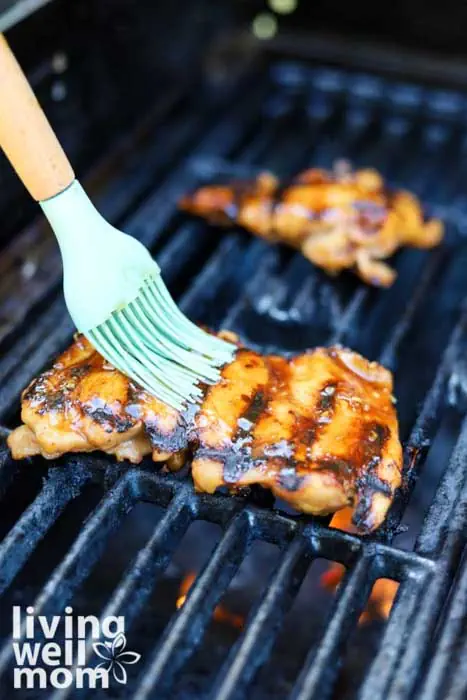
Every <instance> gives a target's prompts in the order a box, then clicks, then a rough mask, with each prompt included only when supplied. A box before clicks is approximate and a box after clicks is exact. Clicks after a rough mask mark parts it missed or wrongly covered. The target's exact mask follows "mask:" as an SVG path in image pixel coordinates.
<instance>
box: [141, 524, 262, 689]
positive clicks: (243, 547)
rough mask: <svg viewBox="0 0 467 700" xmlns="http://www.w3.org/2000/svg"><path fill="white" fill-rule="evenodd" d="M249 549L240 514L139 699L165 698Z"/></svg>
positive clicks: (172, 628) (165, 639)
mask: <svg viewBox="0 0 467 700" xmlns="http://www.w3.org/2000/svg"><path fill="white" fill-rule="evenodd" d="M250 545H251V523H250V520H249V518H248V517H246V514H245V512H243V513H239V514H238V515H237V516H235V518H234V519H233V520H232V522H231V523H230V525H229V526H228V528H227V530H226V532H225V534H224V536H223V538H222V540H221V541H220V542H219V544H218V546H217V548H216V550H215V551H214V554H213V555H212V557H211V558H210V560H209V562H208V564H207V565H206V567H205V568H204V570H203V571H202V573H201V574H200V575H199V576H198V578H197V579H196V581H195V583H194V585H193V586H192V587H191V589H190V591H189V593H188V595H187V599H186V601H185V603H184V605H183V607H182V608H181V609H180V610H179V611H178V613H177V614H176V615H175V616H174V618H173V621H172V622H171V623H169V625H168V627H167V629H166V630H165V632H164V634H163V636H162V638H161V640H160V642H159V645H158V647H157V649H156V652H155V654H154V657H153V658H152V659H151V661H150V664H149V667H148V668H147V669H145V671H144V673H143V677H142V679H141V681H140V684H139V686H138V688H137V690H136V696H137V697H138V698H141V700H145V699H146V698H151V697H152V696H153V693H154V692H155V689H156V688H157V695H158V697H163V695H164V694H165V693H166V692H167V691H168V688H169V686H170V683H171V681H172V680H173V678H174V677H175V674H176V673H177V672H178V671H179V670H180V668H181V667H182V665H183V664H184V663H185V662H186V661H187V659H188V658H189V657H190V656H191V654H192V653H193V651H194V648H195V646H197V645H198V644H199V642H200V641H201V638H202V633H203V630H204V629H205V627H206V626H207V624H208V622H209V620H210V619H211V617H212V613H213V611H214V608H215V607H216V605H217V603H218V602H219V600H220V598H221V596H222V593H223V592H224V591H225V589H226V588H227V586H228V584H229V582H230V581H231V579H232V578H233V576H234V575H235V573H236V571H237V570H238V567H239V565H240V563H241V561H242V560H243V559H244V558H245V556H246V555H247V553H248V550H249V548H250Z"/></svg>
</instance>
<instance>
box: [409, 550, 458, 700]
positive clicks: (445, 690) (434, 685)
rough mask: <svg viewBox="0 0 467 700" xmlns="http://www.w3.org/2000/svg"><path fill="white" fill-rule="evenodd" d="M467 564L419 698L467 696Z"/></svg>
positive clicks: (439, 698) (432, 698) (453, 597)
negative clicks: (466, 662)
mask: <svg viewBox="0 0 467 700" xmlns="http://www.w3.org/2000/svg"><path fill="white" fill-rule="evenodd" d="M466 621H467V565H466V561H465V559H464V563H463V565H462V567H461V569H460V571H459V576H458V579H457V582H456V585H455V588H454V591H453V594H452V598H451V600H450V602H449V605H448V609H447V610H446V614H445V616H444V618H443V627H442V629H441V631H440V635H439V638H438V640H437V642H436V644H435V645H434V650H433V653H432V655H431V658H430V665H429V667H428V669H427V673H426V676H425V679H424V682H423V684H422V686H421V688H420V689H419V691H418V692H419V697H423V698H426V700H443V698H452V700H461V699H462V698H465V697H466V694H467V676H466V674H465V658H466V651H467V643H466V642H467V634H466V632H467V630H466Z"/></svg>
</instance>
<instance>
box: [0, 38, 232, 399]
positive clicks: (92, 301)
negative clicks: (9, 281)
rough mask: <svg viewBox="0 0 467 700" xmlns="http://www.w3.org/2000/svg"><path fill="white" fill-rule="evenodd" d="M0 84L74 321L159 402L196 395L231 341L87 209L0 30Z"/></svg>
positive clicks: (1, 108)
mask: <svg viewBox="0 0 467 700" xmlns="http://www.w3.org/2000/svg"><path fill="white" fill-rule="evenodd" d="M0 86H1V91H0V102H1V104H0V146H1V147H2V148H3V150H4V152H5V154H6V156H7V157H8V159H9V160H10V162H11V164H12V165H13V167H14V168H15V170H16V172H17V174H18V176H19V177H20V178H21V180H22V181H23V183H24V185H25V186H26V188H27V189H28V191H29V193H30V194H31V195H32V197H33V198H34V199H35V200H36V201H38V202H39V204H40V206H41V208H42V211H43V212H44V214H45V216H46V217H47V219H48V220H49V222H50V224H51V226H52V229H53V231H54V233H55V235H56V237H57V240H58V243H59V246H60V250H61V254H62V260H63V287H64V293H65V300H66V304H67V307H68V310H69V312H70V315H71V317H72V319H73V322H74V323H75V325H76V327H77V328H78V330H79V331H81V332H82V333H83V334H84V335H85V336H86V337H87V338H88V339H89V341H90V342H91V343H92V344H93V345H94V347H95V348H96V350H98V352H99V353H101V355H103V357H105V359H106V360H108V362H110V363H111V364H112V365H113V366H114V367H116V368H117V369H119V370H120V371H121V372H123V373H124V374H126V375H128V376H129V377H131V378H132V379H133V380H135V381H136V382H138V384H140V385H141V386H142V387H144V388H145V389H146V390H147V391H149V392H150V393H152V394H153V395H154V396H156V397H157V398H158V399H161V400H162V401H164V402H165V403H167V404H169V405H170V406H172V407H174V408H177V409H181V408H182V407H183V406H184V405H185V404H186V402H196V401H198V400H199V399H200V398H201V396H202V389H201V388H200V384H213V383H215V382H216V381H218V379H219V376H220V375H219V367H221V366H222V365H224V364H225V363H227V362H229V361H230V360H231V359H232V357H233V353H234V352H235V347H234V346H233V345H230V344H229V343H226V342H225V341H223V340H220V339H219V338H216V337H214V336H212V335H209V334H208V333H205V332H204V331H203V330H201V329H200V328H198V327H197V326H196V325H194V324H193V323H192V322H191V321H189V320H188V319H187V318H186V317H185V316H184V315H183V314H182V312H181V311H180V310H179V309H178V307H177V306H176V304H175V303H174V301H173V299H172V298H171V296H170V294H169V292H168V290H167V288H166V286H165V284H164V282H163V280H162V278H161V275H160V269H159V267H158V265H157V263H156V262H155V261H154V260H153V259H152V257H151V255H150V253H149V252H148V251H147V250H146V248H145V247H144V246H143V245H142V244H141V243H140V242H139V241H137V240H136V239H134V238H132V237H131V236H128V235H126V234H124V233H122V232H121V231H118V230H117V229H115V228H114V227H113V226H111V225H110V224H109V223H108V222H107V221H106V220H105V219H104V218H103V217H102V216H101V215H100V214H99V212H98V211H97V210H96V209H95V207H94V206H93V204H92V203H91V201H90V199H89V198H88V196H87V194H86V192H85V191H84V189H83V188H82V187H81V185H80V184H79V182H78V181H77V180H76V178H75V175H74V172H73V169H72V167H71V165H70V163H69V161H68V159H67V157H66V155H65V153H64V151H63V149H62V147H61V146H60V144H59V142H58V140H57V137H56V136H55V134H54V132H53V130H52V127H51V126H50V124H49V123H48V121H47V118H46V116H45V114H44V113H43V111H42V109H41V107H40V106H39V103H38V102H37V100H36V98H35V96H34V93H33V92H32V90H31V88H30V86H29V84H28V82H27V79H26V77H25V76H24V74H23V72H22V70H21V68H20V66H19V64H18V63H17V61H16V59H15V57H14V56H13V54H12V52H11V50H10V48H9V46H8V44H7V42H6V40H5V38H4V37H3V36H2V35H0Z"/></svg>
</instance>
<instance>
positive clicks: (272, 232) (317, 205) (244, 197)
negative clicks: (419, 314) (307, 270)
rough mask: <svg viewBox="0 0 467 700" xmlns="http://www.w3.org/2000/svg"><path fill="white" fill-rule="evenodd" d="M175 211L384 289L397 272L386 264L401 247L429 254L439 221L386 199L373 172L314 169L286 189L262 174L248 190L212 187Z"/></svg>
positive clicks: (395, 197) (402, 196)
mask: <svg viewBox="0 0 467 700" xmlns="http://www.w3.org/2000/svg"><path fill="white" fill-rule="evenodd" d="M180 207H181V208H182V209H184V210H185V211H188V212H190V213H192V214H196V215H198V216H202V217H204V218H206V219H207V220H208V221H210V222H211V223H214V224H220V225H229V224H234V223H236V224H239V225H240V226H242V227H244V228H245V229H247V230H248V231H251V232H252V233H255V234H256V235H258V236H261V237H262V238H265V239H267V240H269V241H271V242H281V243H286V244H288V245H290V246H292V247H294V248H297V249H298V250H300V251H301V252H302V254H303V255H304V256H305V257H306V258H308V259H309V260H310V261H311V262H313V263H314V264H315V265H317V266H318V267H321V268H322V269H323V270H325V271H326V272H328V273H329V274H337V273H338V272H340V271H341V270H344V269H346V268H353V269H355V270H356V272H357V274H358V275H359V276H360V278H361V279H362V280H364V281H365V282H367V283H368V284H372V285H377V286H382V287H389V286H390V285H391V284H392V283H393V282H394V280H395V277H396V272H395V270H394V269H393V268H391V267H390V266H389V265H388V264H386V263H384V262H382V260H383V259H385V258H387V257H389V256H391V255H392V254H393V253H395V252H396V250H397V249H398V248H400V247H401V246H404V245H407V246H414V247H417V248H431V247H433V246H435V245H437V244H438V243H439V242H440V241H441V239H442V237H443V226H442V224H441V222H440V221H438V220H436V219H432V220H430V221H425V220H424V217H423V212H422V209H421V205H420V202H419V201H418V199H417V198H416V197H415V196H414V195H412V194H410V193H409V192H405V191H402V190H400V191H395V192H389V191H388V190H387V189H386V188H385V185H384V182H383V179H382V177H381V176H380V175H379V174H378V173H377V172H376V171H374V170H357V171H355V172H352V171H350V169H348V168H347V167H345V166H344V167H338V168H336V169H335V170H333V171H329V172H328V171H325V170H321V169H318V168H312V169H310V170H306V171H305V172H303V173H301V174H300V175H298V176H297V177H296V178H295V179H293V180H292V181H291V182H289V183H280V182H279V181H278V180H277V179H276V178H275V177H274V176H273V175H271V174H269V173H263V174H261V175H259V176H258V178H257V179H256V180H255V181H253V182H243V183H232V184H231V185H227V186H225V185H212V186H206V187H202V188H200V189H199V190H198V191H196V192H195V193H193V194H191V195H187V196H186V197H184V198H183V199H182V200H181V202H180Z"/></svg>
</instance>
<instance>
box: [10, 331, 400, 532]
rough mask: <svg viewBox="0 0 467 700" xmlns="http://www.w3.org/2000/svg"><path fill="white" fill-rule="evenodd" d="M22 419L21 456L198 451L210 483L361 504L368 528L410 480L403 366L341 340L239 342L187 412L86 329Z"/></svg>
mask: <svg viewBox="0 0 467 700" xmlns="http://www.w3.org/2000/svg"><path fill="white" fill-rule="evenodd" d="M230 339H231V338H230ZM22 419H23V421H24V425H23V426H21V427H19V428H17V429H16V430H15V431H13V433H11V435H10V436H9V438H8V443H9V446H10V449H11V450H12V453H13V456H14V457H15V458H17V459H20V458H22V457H25V456H30V455H33V454H42V455H43V456H44V457H46V458H54V457H57V456H59V455H61V454H63V453H66V452H90V451H93V450H103V451H105V452H107V453H110V454H113V455H115V456H116V458H117V459H119V460H121V459H128V460H130V461H132V462H134V463H138V462H139V461H141V459H142V458H143V456H144V455H147V454H151V455H152V458H153V459H154V460H155V461H161V460H163V461H167V460H168V466H169V467H170V468H172V469H174V468H178V467H179V466H181V464H182V463H183V461H184V453H185V451H186V449H187V448H188V447H190V449H191V451H192V453H193V463H192V475H193V480H194V483H195V487H196V489H197V490H198V491H205V492H208V493H213V492H214V491H215V490H216V489H217V488H219V487H221V486H224V487H227V488H228V489H230V490H231V491H236V490H239V489H243V488H245V487H247V486H250V485H252V484H260V485H261V486H263V487H266V488H268V489H271V491H272V492H273V493H274V494H275V495H276V496H278V497H280V498H282V499H284V500H285V501H287V502H288V503H290V504H291V505H292V506H293V507H295V508H296V509H297V510H300V511H303V512H305V513H313V514H322V515H324V514H327V513H333V512H335V511H336V510H339V509H340V508H343V507H345V506H347V505H354V506H355V511H354V522H355V524H356V526H357V527H358V528H359V529H360V530H362V531H369V530H372V529H374V528H376V527H377V526H378V525H379V524H380V523H381V522H382V520H383V519H384V516H385V514H386V511H387V509H388V507H389V505H390V503H391V501H392V499H393V496H394V492H395V490H396V489H397V488H398V487H399V485H400V482H401V466H402V450H401V445H400V442H399V437H398V424H397V416H396V411H395V408H394V404H393V398H392V378H391V374H390V373H389V372H388V371H387V370H385V369H384V368H383V367H381V366H380V365H378V364H376V363H372V362H369V361H368V360H366V359H365V358H363V357H361V356H360V355H358V354H356V353H354V352H352V351H350V350H346V349H343V348H340V347H331V348H317V349H315V350H312V351H309V352H306V353H304V354H302V355H298V356H297V357H294V358H293V359H291V360H287V359H285V358H283V357H278V356H263V355H260V354H259V353H256V352H253V351H252V350H248V349H246V348H239V350H238V351H237V353H236V357H235V359H234V360H233V361H232V362H231V363H230V364H229V365H226V366H225V367H224V368H223V370H222V376H221V380H220V381H219V382H218V384H216V385H215V386H212V387H209V388H206V391H205V395H204V400H203V402H202V405H201V407H198V408H196V407H194V406H191V407H189V408H188V409H187V411H186V412H185V413H184V414H178V413H177V412H176V411H175V410H174V409H171V408H168V407H167V406H165V405H164V404H163V403H161V402H160V401H158V400H157V399H155V398H153V397H152V396H150V395H149V394H147V393H146V392H145V391H144V390H142V389H140V388H139V387H138V386H136V385H135V384H134V383H133V382H132V381H131V380H129V379H127V378H126V377H125V376H123V375H122V374H121V373H120V372H119V371H117V370H115V369H113V368H112V367H111V366H110V365H107V364H106V362H105V361H104V360H103V358H102V357H101V356H100V355H99V354H98V353H97V352H96V351H95V350H94V348H93V347H92V346H91V345H90V344H89V343H88V342H87V341H86V340H85V339H84V338H83V337H80V336H78V337H77V339H76V340H75V342H74V344H73V345H72V346H71V347H70V348H69V349H68V350H67V351H66V352H65V353H63V355H61V356H60V357H59V358H58V360H57V361H56V362H55V364H54V365H53V367H52V368H51V369H50V370H48V371H46V372H44V373H43V374H42V375H41V376H39V377H38V378H37V379H35V380H34V381H33V382H32V383H31V384H30V385H29V387H28V388H27V389H26V390H25V392H24V393H23V402H22Z"/></svg>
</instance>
